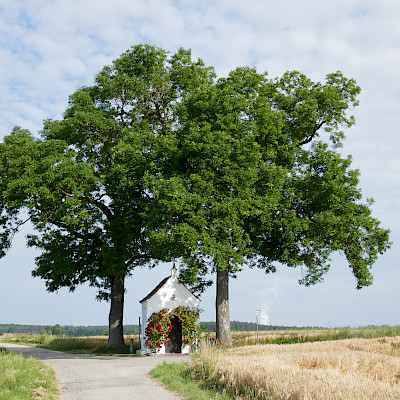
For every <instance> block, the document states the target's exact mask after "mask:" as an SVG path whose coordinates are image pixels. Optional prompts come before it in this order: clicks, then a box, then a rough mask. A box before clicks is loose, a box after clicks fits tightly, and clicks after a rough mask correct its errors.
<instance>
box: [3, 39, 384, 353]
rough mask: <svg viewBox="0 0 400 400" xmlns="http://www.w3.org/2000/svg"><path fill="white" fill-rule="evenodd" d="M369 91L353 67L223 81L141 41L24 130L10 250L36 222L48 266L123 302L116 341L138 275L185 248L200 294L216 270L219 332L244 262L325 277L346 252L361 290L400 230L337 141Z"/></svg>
mask: <svg viewBox="0 0 400 400" xmlns="http://www.w3.org/2000/svg"><path fill="white" fill-rule="evenodd" d="M359 92H360V88H359V87H358V86H357V84H356V82H355V81H354V80H353V79H347V78H345V77H344V76H343V75H342V74H341V73H340V72H336V73H332V74H328V75H327V76H326V79H325V82H323V83H320V82H313V81H311V80H310V79H309V78H307V77H306V76H305V75H303V74H301V73H299V72H297V71H291V72H287V73H286V74H284V75H283V76H282V77H281V78H277V79H270V78H269V77H268V75H267V74H266V73H259V72H257V71H256V69H255V68H248V67H241V68H237V69H235V70H234V71H232V72H231V73H230V74H229V75H228V76H227V77H225V78H220V79H218V80H217V79H216V78H215V74H214V72H213V69H212V68H209V67H206V66H205V64H204V63H203V62H202V61H201V60H197V61H192V59H191V54H190V51H188V50H183V49H181V50H179V51H178V52H177V53H175V54H173V55H169V54H168V53H167V52H165V51H164V50H162V49H159V48H154V47H152V46H148V45H140V46H135V47H132V48H131V49H129V50H128V51H127V52H125V53H124V54H122V55H121V57H120V58H118V59H117V60H115V61H114V62H113V63H112V64H111V65H110V66H106V67H104V68H103V70H102V71H101V72H100V73H99V74H98V75H97V76H96V78H95V82H94V84H93V85H92V86H88V87H83V88H81V89H79V90H77V91H76V92H75V93H74V94H73V95H71V97H70V102H69V106H68V108H67V110H66V111H65V114H64V117H63V119H61V120H59V121H53V120H48V121H45V123H44V128H43V131H42V132H41V136H40V138H39V139H37V138H35V137H34V136H32V135H31V134H30V133H29V132H28V131H25V130H23V129H20V128H15V129H14V130H13V132H12V133H11V134H10V135H9V136H7V137H5V139H4V142H3V143H1V144H0V207H1V214H0V256H3V255H4V254H5V252H6V250H7V249H8V248H9V247H10V245H11V241H12V237H13V235H14V233H15V232H16V231H17V230H18V227H19V226H20V225H21V224H23V223H24V222H25V221H26V220H27V219H28V220H30V221H31V222H32V224H33V226H34V228H35V234H32V235H30V236H29V238H28V244H29V245H30V246H35V247H37V248H38V249H40V250H41V254H40V255H39V256H38V257H37V259H36V265H37V267H36V269H35V270H34V271H33V274H34V275H35V276H39V277H41V278H43V279H45V281H46V285H47V288H48V290H50V291H55V290H58V289H59V288H61V287H68V288H70V290H74V289H75V288H76V286H77V285H79V284H81V283H83V282H89V284H90V285H92V286H95V287H97V288H98V290H99V291H98V297H99V298H100V299H107V300H111V308H110V317H109V323H110V339H109V345H110V346H117V345H121V344H122V343H123V338H122V317H123V299H124V279H125V277H126V276H128V275H129V274H130V273H131V271H132V270H133V268H135V267H136V266H138V265H145V264H149V265H150V264H151V263H154V262H156V261H157V260H170V259H172V258H173V257H175V258H180V259H181V261H182V265H183V268H182V271H181V279H182V280H184V281H186V282H187V283H190V284H192V285H193V286H195V287H197V289H199V290H202V289H203V288H204V287H205V285H207V284H209V282H207V279H205V277H206V276H207V273H209V272H216V273H217V282H219V283H221V289H220V290H219V292H218V293H217V335H218V334H219V328H218V326H219V324H222V325H224V326H225V328H226V329H227V335H228V336H229V308H228V306H229V303H228V300H229V295H228V277H229V275H230V276H235V275H236V273H237V272H239V271H240V269H241V268H242V267H243V266H244V265H245V264H249V265H250V266H257V267H260V268H263V269H265V271H266V272H274V271H275V269H276V266H277V265H279V264H285V265H288V266H290V267H298V266H301V267H303V268H304V270H305V271H306V272H305V274H304V277H303V279H302V280H301V283H302V284H305V285H311V284H314V283H317V282H319V281H321V280H322V278H323V276H324V274H325V273H326V272H327V271H328V269H329V267H330V256H331V254H332V253H333V252H337V251H339V252H342V253H343V254H344V255H345V256H346V258H347V260H348V263H349V266H350V268H351V270H352V273H353V275H354V276H355V278H356V281H357V288H361V287H363V286H367V285H370V284H371V283H372V275H371V272H370V268H371V266H372V264H373V263H374V261H375V260H376V258H377V256H378V254H380V253H382V252H384V251H386V250H387V248H388V247H389V245H390V243H389V238H388V235H389V231H388V230H386V229H383V228H381V227H380V224H379V221H377V220H376V219H374V218H373V217H372V216H371V207H370V206H371V202H372V201H371V200H367V201H366V202H363V199H362V196H361V191H360V188H359V187H358V184H359V181H358V176H359V173H358V171H357V170H353V169H351V159H350V158H344V157H342V156H341V154H340V152H339V150H338V149H339V148H340V147H341V146H342V143H343V139H344V132H343V129H345V128H349V127H351V126H352V125H353V124H354V122H355V121H354V117H353V116H352V115H351V113H350V112H349V111H351V109H352V108H353V107H355V106H357V105H358V100H357V95H358V94H359ZM21 212H22V213H21ZM222 325H221V326H222ZM228 341H229V337H228Z"/></svg>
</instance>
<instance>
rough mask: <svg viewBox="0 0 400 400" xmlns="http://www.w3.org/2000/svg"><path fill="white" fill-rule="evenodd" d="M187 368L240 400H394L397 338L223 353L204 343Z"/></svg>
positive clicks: (399, 387) (398, 380) (399, 359)
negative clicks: (240, 399)
mask: <svg viewBox="0 0 400 400" xmlns="http://www.w3.org/2000/svg"><path fill="white" fill-rule="evenodd" d="M190 369H191V371H192V373H193V374H194V376H197V377H200V378H201V379H202V380H205V381H208V382H209V383H210V382H213V384H214V385H218V386H219V387H224V388H225V390H227V391H228V392H230V393H233V394H235V395H236V396H240V395H242V396H243V395H244V398H252V397H253V398H257V399H274V400H275V399H285V400H300V399H301V400H311V399H312V400H348V399H369V400H382V399H385V400H392V399H393V400H398V399H400V336H398V337H383V338H375V339H359V338H358V339H345V340H338V341H330V342H316V343H298V344H290V345H277V344H267V345H259V346H244V347H236V348H228V349H219V348H216V347H213V346H210V345H208V346H207V345H206V346H203V348H202V351H201V354H200V356H199V357H198V358H196V359H195V360H193V361H192V364H191V366H190ZM200 375H203V376H200Z"/></svg>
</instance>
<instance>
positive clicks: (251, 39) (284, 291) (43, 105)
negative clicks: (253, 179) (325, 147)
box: [0, 0, 400, 327]
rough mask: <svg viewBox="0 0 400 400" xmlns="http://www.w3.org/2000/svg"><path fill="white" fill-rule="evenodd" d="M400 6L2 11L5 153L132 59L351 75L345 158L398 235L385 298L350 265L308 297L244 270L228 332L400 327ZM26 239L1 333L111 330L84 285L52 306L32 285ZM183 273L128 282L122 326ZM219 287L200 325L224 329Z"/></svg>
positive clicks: (118, 5) (161, 270)
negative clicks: (20, 132)
mask: <svg viewBox="0 0 400 400" xmlns="http://www.w3.org/2000/svg"><path fill="white" fill-rule="evenodd" d="M399 18H400V3H399V2H398V1H395V0H380V1H376V0H325V1H317V0H303V1H294V0H280V1H279V2H277V1H271V0H235V1H232V0H214V1H210V0H201V1H198V0H113V1H112V2H111V1H105V0H40V1H39V0H14V1H9V0H0V60H1V62H0V140H2V138H3V137H4V136H5V135H8V134H9V133H10V132H11V130H12V128H13V127H14V126H21V127H23V128H26V129H29V130H30V131H31V132H32V133H33V134H35V135H38V133H39V131H40V129H41V128H42V123H43V120H45V119H48V118H52V119H60V118H62V113H63V111H65V109H66V107H67V104H68V96H69V95H71V94H72V93H73V92H74V91H75V90H76V89H78V88H79V87H81V86H83V85H91V84H92V83H93V79H94V76H95V75H96V74H97V73H98V72H99V71H100V70H101V69H102V68H103V66H104V65H108V64H110V63H111V62H112V61H113V60H115V59H116V58H118V57H119V56H120V55H121V54H122V53H123V52H124V51H126V50H127V49H128V48H129V47H130V46H133V45H136V44H140V43H148V44H151V45H154V46H158V47H162V48H163V49H165V50H168V51H171V52H175V51H177V50H178V49H179V48H180V47H183V48H187V49H191V50H192V54H193V56H194V58H198V57H199V58H201V59H203V60H204V61H205V63H206V64H207V65H212V66H214V68H215V70H216V72H217V74H218V76H220V77H223V76H226V74H228V73H229V72H230V71H231V70H233V69H235V68H236V67H238V66H255V67H257V69H258V71H259V72H264V71H268V74H269V76H270V77H271V78H274V77H278V76H281V75H282V74H283V73H285V72H286V71H288V70H298V71H300V72H302V73H304V74H306V75H307V76H308V77H310V78H311V79H313V80H315V81H323V80H324V77H325V75H326V74H327V73H331V72H336V71H338V70H340V71H342V72H343V74H344V75H345V76H346V77H349V78H354V79H355V80H356V81H357V83H358V84H359V85H360V86H361V89H362V92H361V95H360V97H359V99H360V105H359V107H358V108H357V109H355V110H353V113H354V115H355V117H356V121H357V122H356V125H355V126H353V127H351V128H350V129H348V130H346V132H345V133H346V140H345V142H344V147H343V150H342V152H343V154H345V155H348V154H351V155H352V157H353V164H352V165H353V167H354V168H358V169H360V172H361V177H360V187H361V188H362V192H363V196H364V199H367V198H371V197H372V198H374V199H375V204H374V205H373V207H372V209H373V215H374V217H376V218H378V219H379V220H380V221H381V222H382V226H383V227H385V228H390V229H391V231H392V233H391V240H392V242H393V245H392V248H391V249H390V250H389V251H388V252H386V253H385V254H384V255H382V256H380V258H379V259H378V261H377V262H376V263H375V264H374V267H373V270H372V272H373V274H374V284H373V285H372V286H370V287H367V288H364V289H362V290H356V289H355V286H356V283H355V279H354V277H353V276H352V274H351V272H350V269H349V268H348V265H347V263H346V260H345V259H344V257H342V256H340V255H335V256H334V257H333V262H332V268H331V270H330V271H329V272H328V274H327V275H326V277H325V281H324V282H323V283H320V284H318V285H316V286H313V287H310V288H306V287H303V286H300V285H299V284H298V280H299V279H301V276H302V275H301V270H300V269H290V268H287V267H285V266H279V268H278V272H277V273H275V274H272V275H265V274H264V273H263V272H262V271H261V270H257V269H253V270H252V269H249V268H247V267H244V268H243V271H242V272H241V273H239V275H238V279H236V280H231V286H230V310H231V320H239V321H249V322H252V321H255V320H256V317H255V313H254V310H261V314H260V322H261V323H266V324H272V325H286V326H326V327H338V326H365V325H383V324H388V325H400V306H399V305H400V304H399V303H400V290H399V289H400V269H399V259H400V251H399V240H400V218H399V217H400V211H399V210H400V158H399V156H398V152H399V150H400V135H399V124H398V118H399V116H400V74H399V73H398V71H399V68H400V24H399V23H398V21H399ZM30 229H31V228H30V227H24V228H23V229H22V230H21V232H19V233H18V234H17V235H16V237H15V238H14V243H13V247H12V249H11V250H10V251H9V253H8V254H7V255H6V256H5V257H4V258H2V259H0V324H2V323H3V324H5V323H14V324H44V325H55V324H61V325H107V323H108V312H109V305H108V304H107V303H104V302H102V303H100V302H97V301H96V300H95V294H96V292H95V289H93V288H90V287H88V286H87V285H83V286H81V287H78V288H77V290H76V291H75V292H73V293H70V292H69V291H68V289H66V288H64V289H61V290H60V291H59V292H58V293H48V292H46V288H45V285H44V281H42V280H40V279H39V278H32V276H31V271H32V270H33V269H34V267H35V264H34V262H35V261H34V259H35V256H36V255H37V254H38V253H37V251H35V250H33V249H28V248H26V245H25V235H26V234H27V233H29V232H30ZM171 268H172V265H170V264H168V263H165V264H161V265H160V266H158V267H157V268H155V269H152V270H148V269H138V270H137V271H134V273H133V276H132V277H131V278H129V279H128V280H127V294H126V297H125V316H124V322H125V324H134V323H137V322H138V317H139V315H140V313H141V309H140V304H139V300H141V299H142V298H143V297H145V296H146V295H147V294H148V293H149V292H150V291H151V290H152V289H153V288H154V287H155V286H156V285H157V284H158V283H159V282H160V281H161V280H162V279H163V278H165V277H166V276H168V275H169V274H170V269H171ZM214 304H215V287H214V286H212V287H211V288H209V289H208V290H207V291H206V293H205V294H204V295H203V296H202V302H201V309H202V310H203V311H202V313H201V319H202V320H203V321H211V320H215V308H214Z"/></svg>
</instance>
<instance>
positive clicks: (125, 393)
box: [0, 343, 189, 400]
mask: <svg viewBox="0 0 400 400" xmlns="http://www.w3.org/2000/svg"><path fill="white" fill-rule="evenodd" d="M0 347H3V348H5V349H7V350H10V351H17V352H19V353H21V354H23V355H24V356H28V357H33V358H37V359H39V360H42V361H43V362H45V363H46V364H48V365H50V366H51V367H52V368H53V369H54V370H55V371H56V374H57V378H58V381H59V385H60V388H61V395H62V399H63V400H103V399H107V400H153V399H154V400H177V399H178V397H175V396H174V395H173V394H171V393H170V392H168V391H167V390H166V389H164V388H163V387H162V386H160V385H158V384H157V383H156V382H154V381H153V380H152V379H151V378H150V377H149V376H148V375H147V372H148V371H150V370H151V369H153V368H154V367H155V366H156V365H158V364H161V363H163V362H164V361H166V362H168V363H169V362H182V361H188V360H189V356H185V355H166V356H152V357H111V356H86V355H80V354H68V353H62V352H59V351H52V350H45V349H40V348H36V347H29V346H21V345H17V344H11V343H0Z"/></svg>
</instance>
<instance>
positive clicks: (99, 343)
mask: <svg viewBox="0 0 400 400" xmlns="http://www.w3.org/2000/svg"><path fill="white" fill-rule="evenodd" d="M0 342H7V343H17V344H22V345H28V346H33V347H41V348H43V349H48V350H56V351H63V352H66V353H72V354H92V355H114V356H116V355H129V356H133V355H134V356H137V354H136V353H135V352H136V350H137V349H138V348H139V347H138V345H137V344H136V345H134V346H133V351H134V354H130V347H129V345H127V346H125V347H124V348H119V349H118V350H115V349H107V338H98V337H95V338H91V337H79V338H76V337H58V336H53V335H43V334H42V335H15V336H0Z"/></svg>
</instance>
